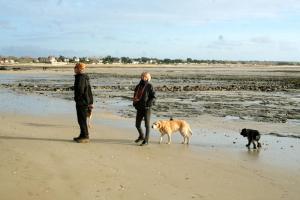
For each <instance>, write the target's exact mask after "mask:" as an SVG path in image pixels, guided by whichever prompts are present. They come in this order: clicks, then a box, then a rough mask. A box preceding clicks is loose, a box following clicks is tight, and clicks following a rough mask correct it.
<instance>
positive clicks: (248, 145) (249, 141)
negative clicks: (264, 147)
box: [246, 137, 251, 148]
mask: <svg viewBox="0 0 300 200" xmlns="http://www.w3.org/2000/svg"><path fill="white" fill-rule="evenodd" d="M250 144H251V140H250V138H249V137H248V144H246V147H248V148H250Z"/></svg>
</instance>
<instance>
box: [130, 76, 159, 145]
mask: <svg viewBox="0 0 300 200" xmlns="http://www.w3.org/2000/svg"><path fill="white" fill-rule="evenodd" d="M150 80H151V75H150V74H149V73H148V72H143V73H142V74H141V81H140V83H139V84H138V85H137V86H136V87H135V90H134V96H133V106H134V107H135V109H136V110H137V113H136V121H135V126H136V128H137V130H138V132H139V137H138V138H137V139H136V140H135V143H138V142H140V141H143V142H142V144H141V146H143V145H146V144H148V140H149V133H150V116H151V106H152V105H153V104H154V101H155V98H156V97H155V92H154V89H153V86H152V85H151V84H150V83H149V82H150ZM143 119H144V120H145V127H146V135H145V136H144V133H143V130H142V128H141V123H142V120H143Z"/></svg>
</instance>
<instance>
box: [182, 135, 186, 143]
mask: <svg viewBox="0 0 300 200" xmlns="http://www.w3.org/2000/svg"><path fill="white" fill-rule="evenodd" d="M185 140H186V136H184V135H183V142H181V144H185Z"/></svg>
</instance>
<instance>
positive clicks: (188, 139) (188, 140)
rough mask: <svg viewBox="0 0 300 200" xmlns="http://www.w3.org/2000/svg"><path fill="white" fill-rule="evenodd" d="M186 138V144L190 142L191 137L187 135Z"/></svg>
mask: <svg viewBox="0 0 300 200" xmlns="http://www.w3.org/2000/svg"><path fill="white" fill-rule="evenodd" d="M186 140H187V142H186V144H189V143H190V137H189V136H187V137H186Z"/></svg>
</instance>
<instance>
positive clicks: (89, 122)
mask: <svg viewBox="0 0 300 200" xmlns="http://www.w3.org/2000/svg"><path fill="white" fill-rule="evenodd" d="M87 121H88V128H91V120H90V118H88V119H87Z"/></svg>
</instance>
